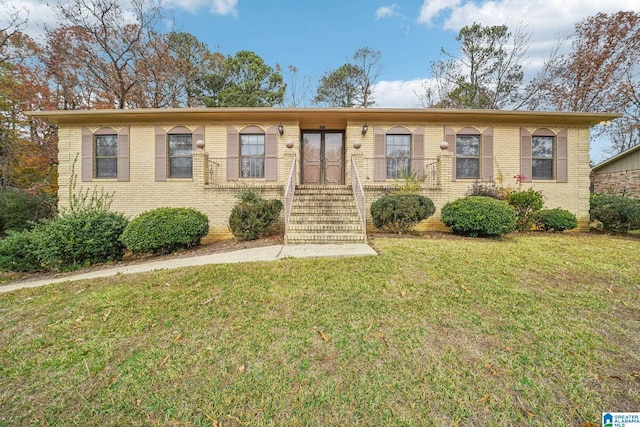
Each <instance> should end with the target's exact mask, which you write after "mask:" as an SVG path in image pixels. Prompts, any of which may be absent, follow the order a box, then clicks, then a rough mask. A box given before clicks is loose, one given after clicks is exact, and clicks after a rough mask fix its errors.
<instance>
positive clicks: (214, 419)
mask: <svg viewBox="0 0 640 427" xmlns="http://www.w3.org/2000/svg"><path fill="white" fill-rule="evenodd" d="M373 244H374V246H375V247H376V248H377V249H378V250H379V252H380V256H378V257H368V258H352V259H315V260H309V259H307V260H301V259H285V260H281V261H278V262H274V263H247V264H236V265H217V266H208V267H199V268H188V269H181V270H172V271H158V272H153V273H147V274H139V275H135V276H119V277H113V278H110V279H100V280H94V281H84V282H72V283H67V284H62V285H52V286H49V287H45V288H40V289H25V290H22V291H17V292H13V293H10V294H0V425H2V426H9V425H11V426H14V425H18V426H20V425H34V426H41V425H42V426H45V425H46V426H49V425H59V426H62V425H64V426H68V425H113V426H124V425H159V426H160V425H162V426H165V425H197V426H217V427H220V426H244V425H251V426H254V425H287V426H296V425H299V426H307V425H317V426H324V425H367V426H368V425H407V426H409V425H419V426H422V425H434V426H508V425H514V426H520V425H540V426H551V425H552V426H581V425H592V424H589V423H594V425H599V422H600V417H601V412H602V411H617V412H623V411H635V412H637V411H639V410H640V256H639V255H640V239H637V238H624V237H609V236H604V235H580V234H569V235H550V234H544V235H543V234H532V235H525V236H519V235H513V236H510V237H506V238H504V239H502V240H499V241H498V240H485V239H467V238H456V237H449V238H443V237H437V236H436V237H433V236H432V237H429V236H426V237H423V238H403V239H393V238H377V239H374V240H373Z"/></svg>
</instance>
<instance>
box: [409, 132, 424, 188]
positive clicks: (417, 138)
mask: <svg viewBox="0 0 640 427" xmlns="http://www.w3.org/2000/svg"><path fill="white" fill-rule="evenodd" d="M412 139H413V141H411V142H412V143H413V147H411V172H414V173H415V174H417V176H419V177H421V176H423V175H424V128H423V127H419V128H416V130H415V131H414V132H413V138H412Z"/></svg>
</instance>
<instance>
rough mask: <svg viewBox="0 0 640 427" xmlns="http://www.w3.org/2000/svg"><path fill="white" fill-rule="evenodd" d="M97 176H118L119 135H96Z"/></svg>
mask: <svg viewBox="0 0 640 427" xmlns="http://www.w3.org/2000/svg"><path fill="white" fill-rule="evenodd" d="M95 144H96V145H95V153H96V154H95V177H96V178H116V177H117V176H118V135H96V137H95Z"/></svg>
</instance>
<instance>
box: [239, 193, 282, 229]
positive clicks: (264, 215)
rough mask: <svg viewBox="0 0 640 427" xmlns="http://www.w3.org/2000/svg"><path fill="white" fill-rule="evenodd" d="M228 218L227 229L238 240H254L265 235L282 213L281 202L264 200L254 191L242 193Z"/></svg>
mask: <svg viewBox="0 0 640 427" xmlns="http://www.w3.org/2000/svg"><path fill="white" fill-rule="evenodd" d="M238 198H239V199H240V203H238V204H237V205H235V206H234V207H233V209H232V210H231V215H230V216H229V229H230V230H231V233H233V235H234V236H235V237H236V238H237V239H239V240H255V239H257V238H258V237H261V236H263V235H265V234H267V233H268V232H269V230H270V228H271V227H272V226H273V225H274V224H275V223H276V221H277V219H278V217H279V216H280V212H281V211H282V208H283V204H282V201H280V200H278V199H271V200H266V199H263V198H262V197H260V196H259V195H258V194H257V193H256V192H255V191H254V190H252V189H247V190H244V191H242V192H241V193H240V194H239V195H238Z"/></svg>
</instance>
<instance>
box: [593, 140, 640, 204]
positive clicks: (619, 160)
mask: <svg viewBox="0 0 640 427" xmlns="http://www.w3.org/2000/svg"><path fill="white" fill-rule="evenodd" d="M591 183H592V191H593V192H594V193H605V192H608V191H613V192H614V193H615V194H627V195H630V196H634V197H640V145H636V146H633V147H631V148H629V149H628V150H626V151H623V152H622V153H620V154H617V155H615V156H613V157H611V158H610V159H607V160H605V161H604V162H602V163H599V164H597V165H595V166H594V167H593V168H591Z"/></svg>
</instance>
